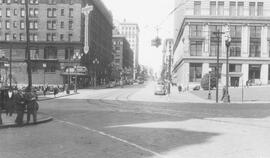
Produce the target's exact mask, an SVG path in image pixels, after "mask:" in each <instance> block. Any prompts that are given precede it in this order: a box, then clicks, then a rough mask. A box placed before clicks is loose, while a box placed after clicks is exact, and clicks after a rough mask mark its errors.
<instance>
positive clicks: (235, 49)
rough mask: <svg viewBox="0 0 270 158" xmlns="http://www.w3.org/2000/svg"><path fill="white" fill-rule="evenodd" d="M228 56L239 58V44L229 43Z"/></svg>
mask: <svg viewBox="0 0 270 158" xmlns="http://www.w3.org/2000/svg"><path fill="white" fill-rule="evenodd" d="M230 56H231V57H240V56H241V42H240V41H239V42H231V44H230Z"/></svg>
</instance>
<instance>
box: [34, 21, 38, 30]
mask: <svg viewBox="0 0 270 158" xmlns="http://www.w3.org/2000/svg"><path fill="white" fill-rule="evenodd" d="M34 29H36V30H37V29H38V22H37V21H34Z"/></svg>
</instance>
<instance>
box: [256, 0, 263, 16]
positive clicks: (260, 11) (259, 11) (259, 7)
mask: <svg viewBox="0 0 270 158" xmlns="http://www.w3.org/2000/svg"><path fill="white" fill-rule="evenodd" d="M257 15H258V16H263V2H258V3H257Z"/></svg>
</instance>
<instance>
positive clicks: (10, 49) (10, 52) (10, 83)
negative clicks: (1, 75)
mask: <svg viewBox="0 0 270 158" xmlns="http://www.w3.org/2000/svg"><path fill="white" fill-rule="evenodd" d="M11 64H12V44H10V48H9V90H11V89H12V81H11V79H12V71H11Z"/></svg>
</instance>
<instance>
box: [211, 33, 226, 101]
mask: <svg viewBox="0 0 270 158" xmlns="http://www.w3.org/2000/svg"><path fill="white" fill-rule="evenodd" d="M223 33H224V32H221V31H219V30H217V31H216V32H213V34H214V35H216V37H217V42H218V45H217V66H216V103H218V84H219V41H220V35H221V34H223Z"/></svg>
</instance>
